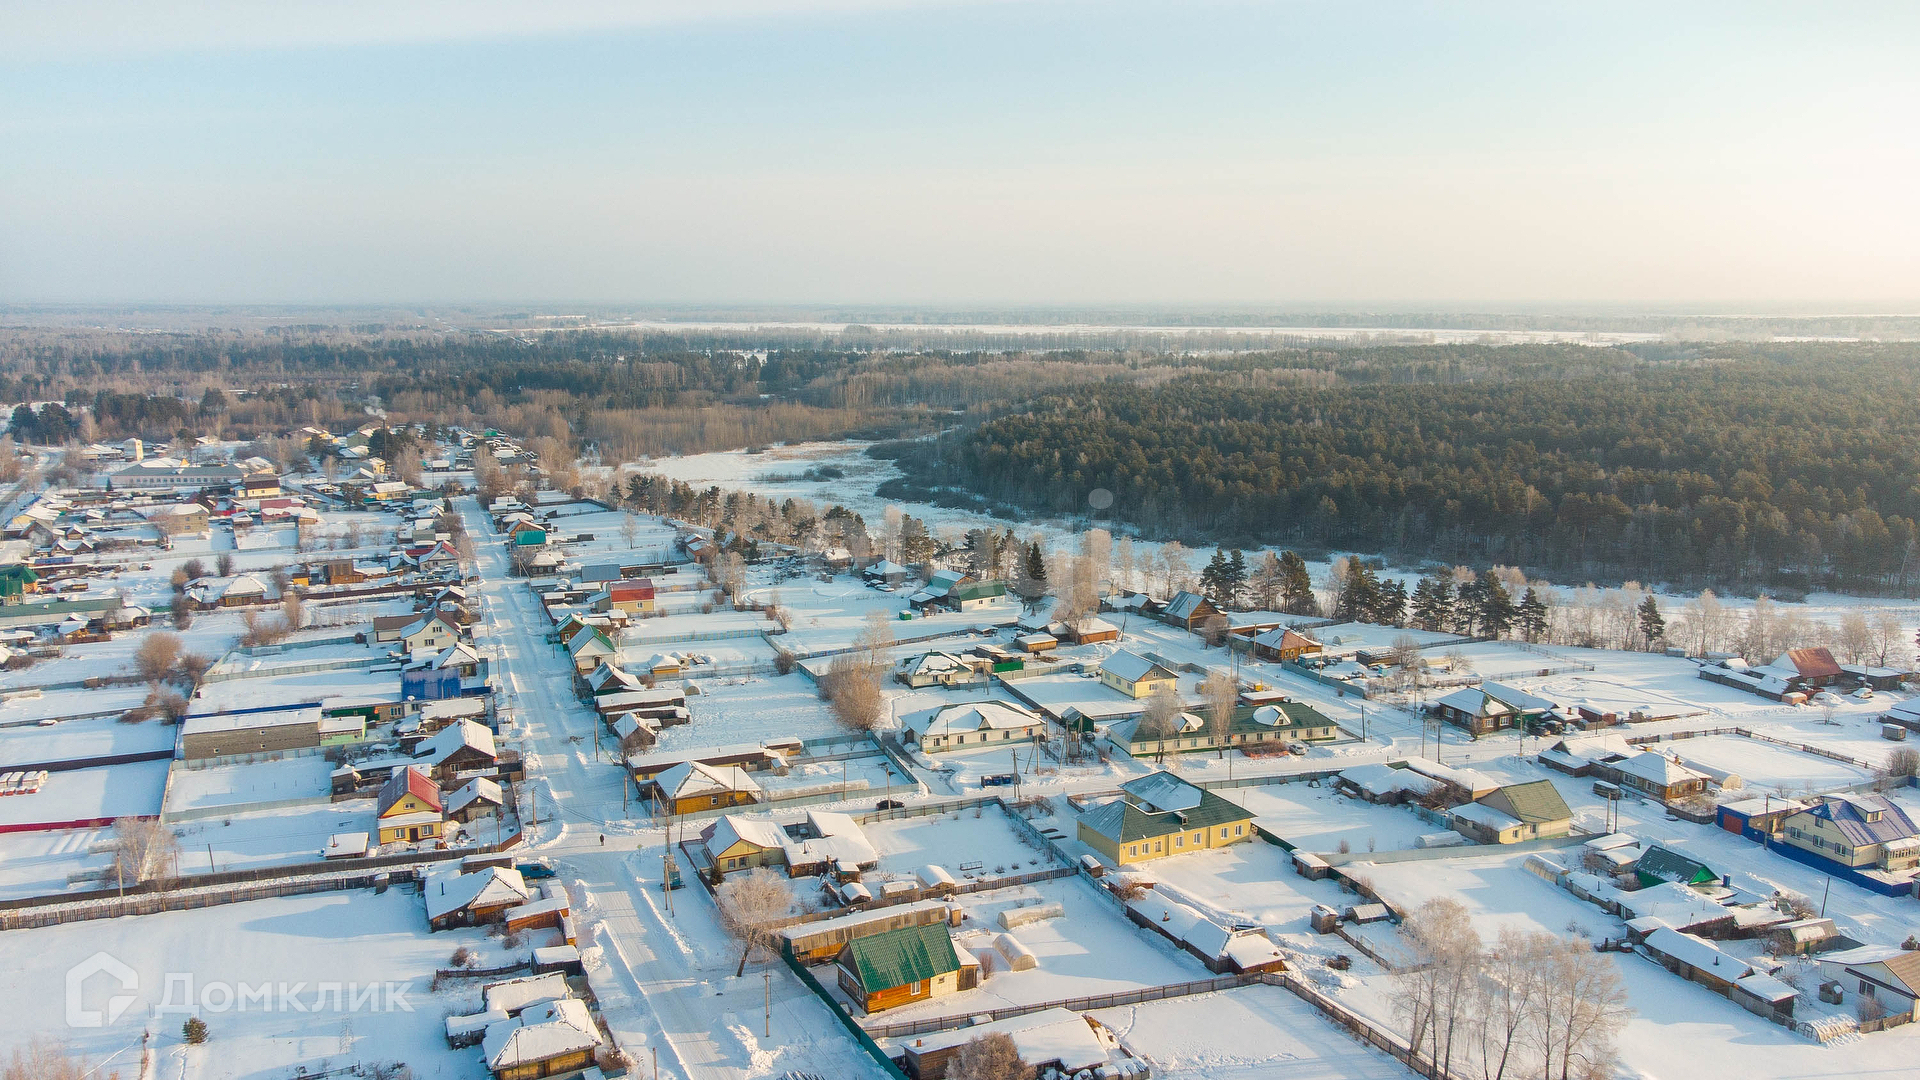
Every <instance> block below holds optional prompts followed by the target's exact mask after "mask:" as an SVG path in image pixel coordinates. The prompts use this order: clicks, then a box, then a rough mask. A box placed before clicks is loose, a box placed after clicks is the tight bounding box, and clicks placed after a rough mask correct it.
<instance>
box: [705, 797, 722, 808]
mask: <svg viewBox="0 0 1920 1080" xmlns="http://www.w3.org/2000/svg"><path fill="white" fill-rule="evenodd" d="M707 803H708V805H711V806H719V805H720V796H718V795H710V796H708V797H707Z"/></svg>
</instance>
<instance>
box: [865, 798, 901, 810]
mask: <svg viewBox="0 0 1920 1080" xmlns="http://www.w3.org/2000/svg"><path fill="white" fill-rule="evenodd" d="M906 805H907V804H906V803H903V802H901V801H900V800H899V799H881V800H880V801H879V802H877V803H874V804H873V808H874V809H875V810H899V809H901V808H903V807H905V806H906Z"/></svg>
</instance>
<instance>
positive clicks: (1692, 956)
mask: <svg viewBox="0 0 1920 1080" xmlns="http://www.w3.org/2000/svg"><path fill="white" fill-rule="evenodd" d="M1646 940H1647V948H1649V949H1651V950H1653V951H1654V952H1656V953H1659V954H1661V955H1662V956H1671V957H1673V958H1674V959H1675V960H1678V961H1680V962H1681V963H1683V964H1687V965H1690V966H1692V967H1695V968H1698V969H1700V970H1701V971H1709V972H1712V973H1714V974H1716V975H1718V976H1720V977H1721V978H1723V979H1725V980H1727V981H1728V982H1732V981H1733V980H1735V979H1738V978H1740V977H1742V976H1744V975H1746V974H1747V973H1748V972H1750V971H1752V970H1753V968H1751V967H1750V966H1748V964H1747V962H1746V961H1745V960H1742V959H1740V958H1739V957H1737V956H1735V955H1733V954H1732V953H1728V952H1723V951H1721V949H1720V947H1719V946H1717V945H1715V944H1714V943H1713V942H1711V941H1708V940H1707V939H1705V938H1699V937H1694V936H1693V935H1692V934H1685V933H1681V932H1680V931H1678V930H1674V929H1672V928H1670V927H1661V928H1660V929H1658V930H1655V931H1654V932H1653V933H1651V934H1648V935H1647V939H1646Z"/></svg>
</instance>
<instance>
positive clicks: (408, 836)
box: [375, 765, 446, 844]
mask: <svg viewBox="0 0 1920 1080" xmlns="http://www.w3.org/2000/svg"><path fill="white" fill-rule="evenodd" d="M441 811H442V805H441V802H440V785H439V784H436V783H434V781H433V777H431V776H428V775H427V773H426V770H424V769H421V768H419V767H417V766H413V765H409V766H407V767H406V768H404V769H396V770H395V771H394V774H393V775H392V776H391V777H389V778H388V779H387V782H386V784H384V785H382V786H381V788H380V799H379V802H378V803H377V804H376V809H375V816H376V817H377V818H378V819H379V826H380V842H381V843H382V844H401V843H418V842H419V841H422V840H437V839H439V838H440V833H441V829H442V828H443V827H444V826H445V824H446V821H445V819H444V817H443V816H442V812H441Z"/></svg>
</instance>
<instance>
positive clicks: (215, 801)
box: [166, 755, 333, 813]
mask: <svg viewBox="0 0 1920 1080" xmlns="http://www.w3.org/2000/svg"><path fill="white" fill-rule="evenodd" d="M332 772H333V763H332V762H330V761H328V760H327V759H326V758H324V757H318V756H311V755H310V756H306V757H288V758H280V759H278V760H275V761H256V762H251V763H248V764H245V765H216V766H212V767H209V768H201V769H195V768H187V767H185V766H184V765H183V766H180V767H176V768H175V769H174V770H173V782H172V783H171V784H170V785H169V786H168V788H167V807H166V808H167V812H168V813H179V812H181V811H185V810H207V809H211V808H214V807H222V806H225V807H233V808H236V809H237V808H240V807H244V806H246V805H248V804H250V803H271V802H282V801H285V800H288V799H325V798H326V797H327V794H328V791H329V790H330V781H329V777H330V776H331V775H332Z"/></svg>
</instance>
